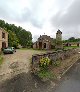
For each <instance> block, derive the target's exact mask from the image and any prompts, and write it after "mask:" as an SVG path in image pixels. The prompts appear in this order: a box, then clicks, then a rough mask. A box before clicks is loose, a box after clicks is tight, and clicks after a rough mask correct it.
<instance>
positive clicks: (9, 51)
mask: <svg viewBox="0 0 80 92" xmlns="http://www.w3.org/2000/svg"><path fill="white" fill-rule="evenodd" d="M14 52H16V49H15V48H14V47H7V48H4V49H3V53H4V54H13V53H14Z"/></svg>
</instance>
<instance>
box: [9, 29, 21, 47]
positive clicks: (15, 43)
mask: <svg viewBox="0 0 80 92" xmlns="http://www.w3.org/2000/svg"><path fill="white" fill-rule="evenodd" d="M8 33H9V35H8V36H9V38H8V40H9V43H8V45H9V46H14V47H15V48H17V46H18V44H19V40H18V38H17V36H16V34H15V33H13V32H12V31H10V30H8Z"/></svg>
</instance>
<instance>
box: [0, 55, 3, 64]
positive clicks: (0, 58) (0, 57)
mask: <svg viewBox="0 0 80 92" xmlns="http://www.w3.org/2000/svg"><path fill="white" fill-rule="evenodd" d="M2 63H3V57H2V55H0V65H1V64H2Z"/></svg>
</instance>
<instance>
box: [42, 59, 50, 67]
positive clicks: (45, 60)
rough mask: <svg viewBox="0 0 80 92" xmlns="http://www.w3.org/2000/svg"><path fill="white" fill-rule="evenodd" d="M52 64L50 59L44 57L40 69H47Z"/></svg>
mask: <svg viewBox="0 0 80 92" xmlns="http://www.w3.org/2000/svg"><path fill="white" fill-rule="evenodd" d="M49 64H50V59H49V58H48V57H44V58H42V59H40V67H42V68H47V67H48V66H49Z"/></svg>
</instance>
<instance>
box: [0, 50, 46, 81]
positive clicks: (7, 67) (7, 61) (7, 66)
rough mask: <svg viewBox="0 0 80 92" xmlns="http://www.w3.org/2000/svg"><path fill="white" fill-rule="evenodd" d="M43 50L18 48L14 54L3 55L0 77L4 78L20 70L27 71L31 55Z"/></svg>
mask: <svg viewBox="0 0 80 92" xmlns="http://www.w3.org/2000/svg"><path fill="white" fill-rule="evenodd" d="M44 52H45V51H39V50H20V49H19V50H17V51H16V52H15V53H14V54H6V55H3V57H4V62H3V64H2V65H1V66H0V78H1V79H3V80H5V79H6V78H9V77H12V76H14V75H16V74H19V73H21V72H28V71H29V69H30V63H31V57H32V55H33V54H39V53H44ZM4 78H5V79H4ZM0 81H1V80H0Z"/></svg>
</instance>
